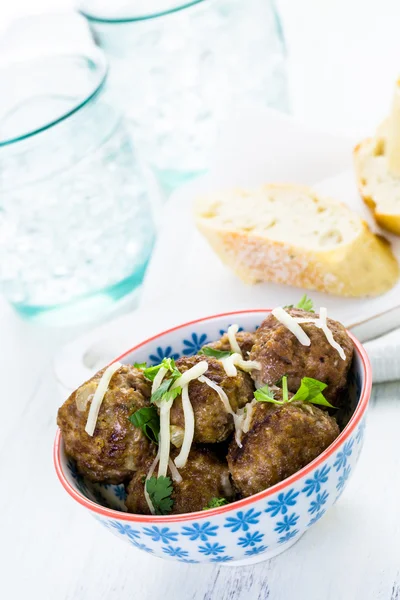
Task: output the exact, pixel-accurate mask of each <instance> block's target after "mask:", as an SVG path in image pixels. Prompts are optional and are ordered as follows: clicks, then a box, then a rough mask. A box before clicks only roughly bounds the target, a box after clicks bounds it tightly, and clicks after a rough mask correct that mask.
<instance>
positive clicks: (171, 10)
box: [78, 0, 208, 24]
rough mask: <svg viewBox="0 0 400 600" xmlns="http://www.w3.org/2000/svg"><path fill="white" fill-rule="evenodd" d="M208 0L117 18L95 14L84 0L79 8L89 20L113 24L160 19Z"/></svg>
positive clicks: (194, 0)
mask: <svg viewBox="0 0 400 600" xmlns="http://www.w3.org/2000/svg"><path fill="white" fill-rule="evenodd" d="M207 1H208V0H192V2H184V3H182V4H178V5H177V6H174V7H172V8H168V9H166V10H160V11H157V12H154V13H148V14H144V15H136V16H135V15H129V16H126V17H116V18H111V17H101V16H100V15H96V14H93V13H92V12H90V11H89V10H87V9H85V8H84V4H85V2H84V0H80V2H79V3H78V10H79V12H80V13H81V15H83V16H84V17H85V18H86V19H87V20H88V21H91V22H93V23H112V24H118V23H132V22H135V21H148V20H150V19H158V18H159V17H165V16H167V15H172V14H174V13H177V12H180V11H182V10H185V9H187V8H191V7H192V6H196V5H197V4H203V3H204V2H207Z"/></svg>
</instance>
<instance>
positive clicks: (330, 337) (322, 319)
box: [315, 307, 346, 360]
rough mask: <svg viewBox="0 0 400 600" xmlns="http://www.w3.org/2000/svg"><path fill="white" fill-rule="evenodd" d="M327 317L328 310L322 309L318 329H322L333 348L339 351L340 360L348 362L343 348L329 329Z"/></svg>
mask: <svg viewBox="0 0 400 600" xmlns="http://www.w3.org/2000/svg"><path fill="white" fill-rule="evenodd" d="M327 316H328V311H327V310H326V308H322V307H321V308H320V311H319V319H318V321H317V322H316V323H315V324H316V326H317V327H319V329H322V331H323V332H324V334H325V337H326V339H327V340H328V342H329V344H330V345H331V346H332V348H335V350H337V352H338V354H339V356H340V358H341V359H342V360H346V354H345V353H344V350H343V348H342V346H341V345H340V344H338V343H337V342H336V340H335V338H334V337H333V333H332V331H331V330H330V329H329V327H328V324H327Z"/></svg>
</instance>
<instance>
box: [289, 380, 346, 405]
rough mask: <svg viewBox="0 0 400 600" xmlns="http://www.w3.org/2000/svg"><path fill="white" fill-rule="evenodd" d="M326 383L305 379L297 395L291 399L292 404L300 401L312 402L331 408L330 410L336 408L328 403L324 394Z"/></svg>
mask: <svg viewBox="0 0 400 600" xmlns="http://www.w3.org/2000/svg"><path fill="white" fill-rule="evenodd" d="M327 387H328V386H327V384H326V383H322V381H318V379H313V378H312V377H303V379H302V380H301V384H300V387H299V389H298V390H297V392H296V393H295V395H294V396H293V397H292V398H291V400H290V401H291V402H294V401H295V400H298V401H300V402H311V403H312V404H319V405H321V406H329V408H335V407H334V406H332V404H330V402H328V400H327V399H326V398H325V396H324V395H323V394H322V392H323V391H324V389H325V388H327Z"/></svg>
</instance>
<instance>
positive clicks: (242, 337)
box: [206, 331, 255, 360]
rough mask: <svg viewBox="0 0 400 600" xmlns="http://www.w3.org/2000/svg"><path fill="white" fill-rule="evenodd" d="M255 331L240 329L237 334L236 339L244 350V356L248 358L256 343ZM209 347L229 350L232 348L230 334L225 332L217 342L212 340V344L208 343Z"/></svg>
mask: <svg viewBox="0 0 400 600" xmlns="http://www.w3.org/2000/svg"><path fill="white" fill-rule="evenodd" d="M254 337H255V333H252V332H250V331H239V332H238V333H237V334H236V340H237V343H238V344H239V347H240V349H241V351H242V354H243V358H244V359H245V360H247V358H248V356H249V353H250V350H251V349H252V347H253V344H254ZM206 346H207V347H208V348H215V350H222V351H229V350H230V349H231V345H230V343H229V339H228V334H227V333H224V335H223V336H222V338H221V339H219V340H217V341H216V342H212V343H211V344H206Z"/></svg>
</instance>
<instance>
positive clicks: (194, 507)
mask: <svg viewBox="0 0 400 600" xmlns="http://www.w3.org/2000/svg"><path fill="white" fill-rule="evenodd" d="M176 454H177V452H176V451H174V453H173V454H172V456H176ZM150 464H151V461H149V462H148V463H147V465H146V467H145V468H144V466H142V468H141V469H140V470H139V471H137V473H135V475H134V476H133V479H132V480H131V482H130V483H129V485H128V496H127V499H126V501H125V504H126V507H127V509H128V511H129V512H131V513H136V514H149V513H150V510H149V507H148V506H147V502H146V500H145V497H144V478H145V477H146V475H147V473H148V470H149V468H150ZM179 473H180V475H181V477H182V481H181V482H180V483H176V482H173V488H174V491H173V493H172V496H171V498H172V500H173V502H174V503H173V507H172V511H171V513H172V514H180V513H189V512H195V511H198V510H203V508H205V507H206V506H207V504H208V503H209V502H210V500H211V499H212V498H231V496H232V492H233V490H232V485H231V483H230V478H229V471H228V465H227V464H226V461H222V460H220V459H219V458H218V457H217V456H216V454H214V452H212V451H211V450H209V449H208V448H202V447H197V448H196V447H194V446H193V447H192V449H191V451H190V454H189V458H188V462H187V463H186V466H185V467H184V468H183V469H180V470H179ZM168 475H169V474H168Z"/></svg>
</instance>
